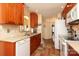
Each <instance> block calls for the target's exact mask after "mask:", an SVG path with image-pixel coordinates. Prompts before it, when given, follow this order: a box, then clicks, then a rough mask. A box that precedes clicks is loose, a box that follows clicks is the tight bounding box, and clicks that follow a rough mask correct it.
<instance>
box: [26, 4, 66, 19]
mask: <svg viewBox="0 0 79 59" xmlns="http://www.w3.org/2000/svg"><path fill="white" fill-rule="evenodd" d="M26 5H27V6H28V8H29V9H30V10H32V11H35V12H38V13H41V14H42V15H43V17H45V18H48V17H53V16H57V15H58V14H59V13H61V12H62V11H63V9H64V7H65V5H66V3H26Z"/></svg>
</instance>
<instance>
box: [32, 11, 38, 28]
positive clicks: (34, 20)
mask: <svg viewBox="0 0 79 59" xmlns="http://www.w3.org/2000/svg"><path fill="white" fill-rule="evenodd" d="M30 25H31V27H32V28H35V27H37V26H38V15H37V14H36V13H34V12H31V13H30Z"/></svg>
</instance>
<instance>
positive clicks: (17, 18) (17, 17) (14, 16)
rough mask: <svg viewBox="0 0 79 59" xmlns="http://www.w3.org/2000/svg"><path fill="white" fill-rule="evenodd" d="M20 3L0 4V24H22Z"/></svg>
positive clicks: (21, 6) (22, 9)
mask: <svg viewBox="0 0 79 59" xmlns="http://www.w3.org/2000/svg"><path fill="white" fill-rule="evenodd" d="M23 6H24V5H23V4H22V3H0V24H15V25H22V24H23V13H24V7H23Z"/></svg>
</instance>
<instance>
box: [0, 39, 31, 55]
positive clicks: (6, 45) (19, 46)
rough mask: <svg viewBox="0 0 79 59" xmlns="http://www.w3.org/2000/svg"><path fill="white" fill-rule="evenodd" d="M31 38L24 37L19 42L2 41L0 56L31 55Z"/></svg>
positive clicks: (0, 43) (0, 42)
mask: <svg viewBox="0 0 79 59" xmlns="http://www.w3.org/2000/svg"><path fill="white" fill-rule="evenodd" d="M29 55H30V39H29V38H27V39H23V40H20V41H17V42H5V41H0V56H29Z"/></svg>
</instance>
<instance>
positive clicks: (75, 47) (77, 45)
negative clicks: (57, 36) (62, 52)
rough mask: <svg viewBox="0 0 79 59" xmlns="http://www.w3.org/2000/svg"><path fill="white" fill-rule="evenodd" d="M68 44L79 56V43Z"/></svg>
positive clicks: (69, 42) (71, 42) (70, 42)
mask: <svg viewBox="0 0 79 59" xmlns="http://www.w3.org/2000/svg"><path fill="white" fill-rule="evenodd" d="M67 43H68V44H69V45H70V46H71V47H72V48H73V49H74V50H75V51H76V52H77V53H78V54H79V41H68V42H67Z"/></svg>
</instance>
